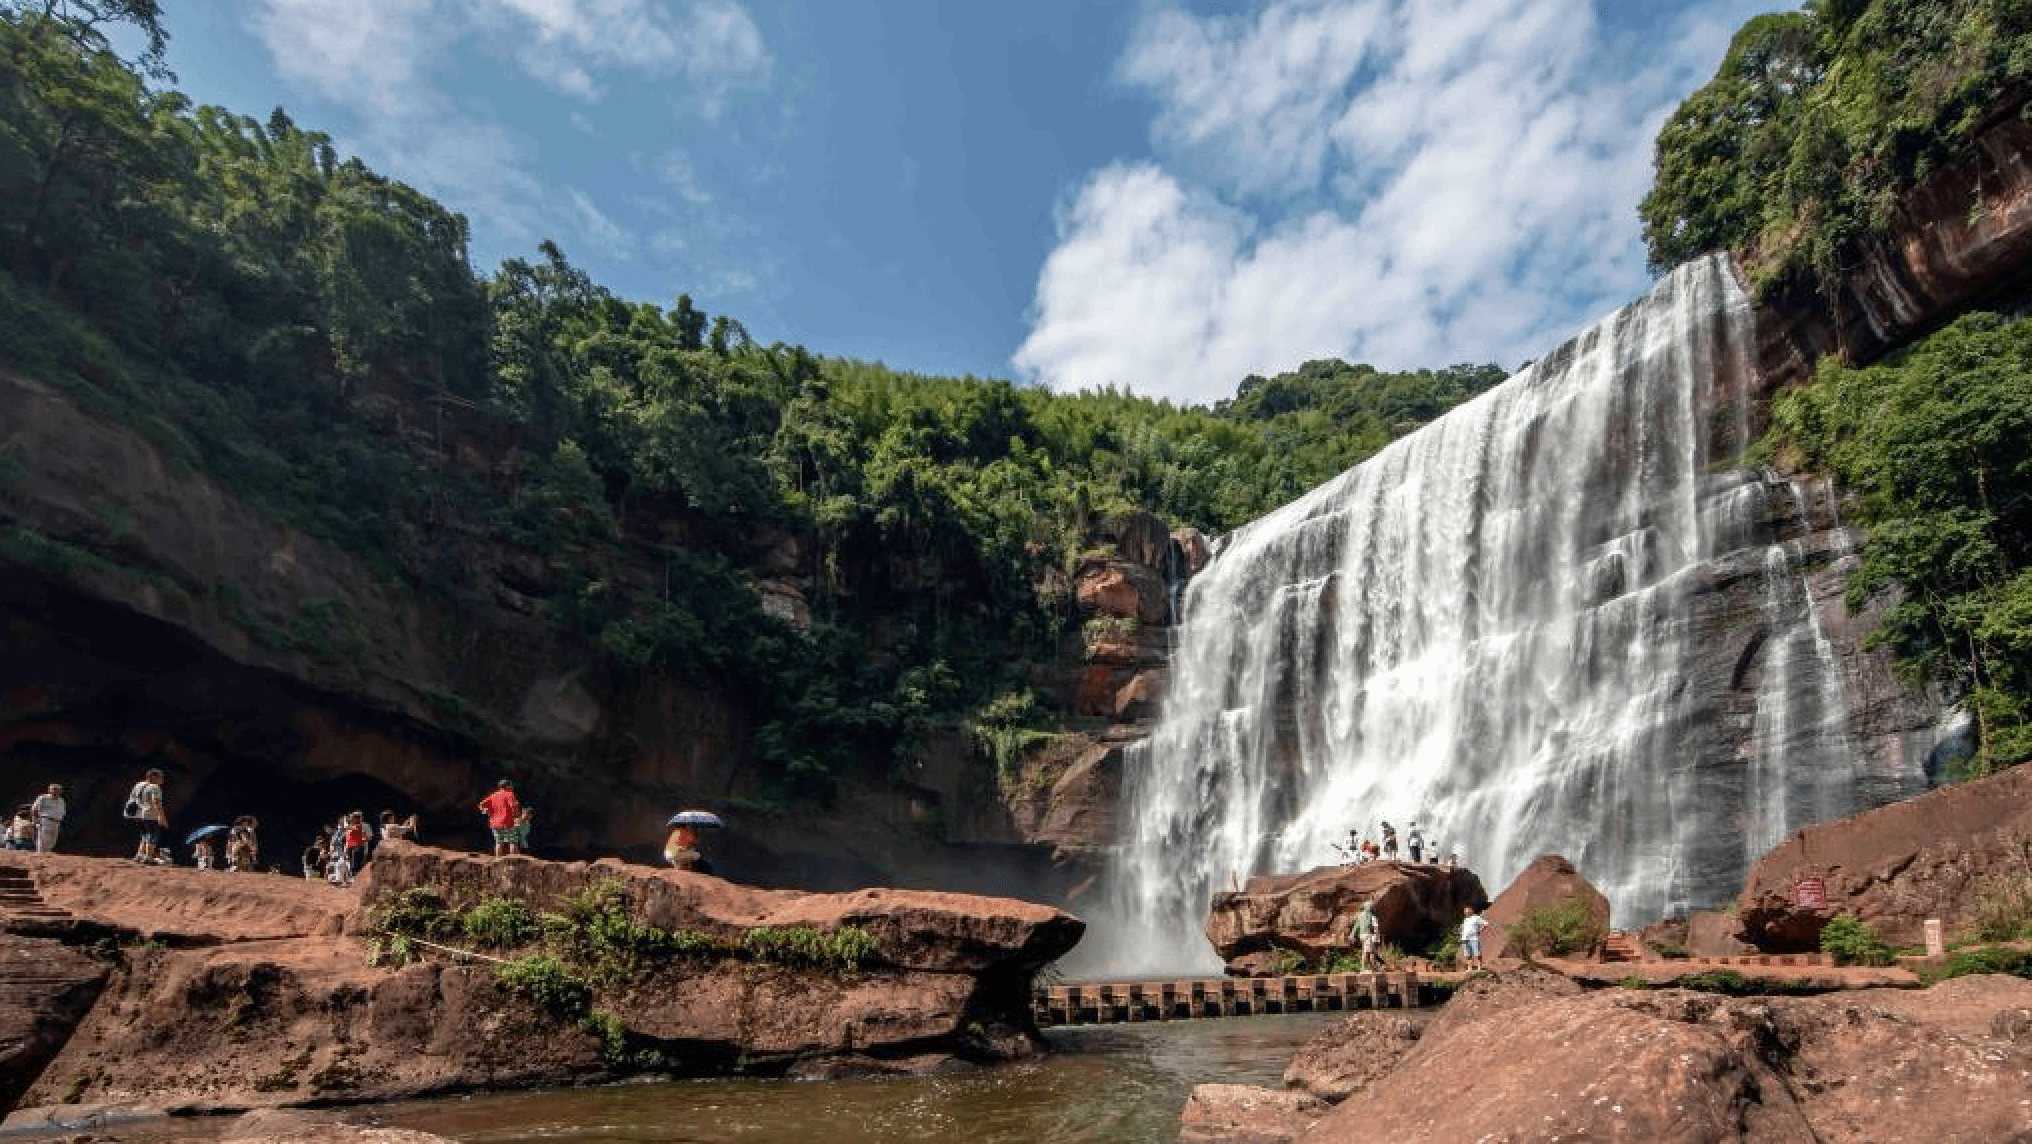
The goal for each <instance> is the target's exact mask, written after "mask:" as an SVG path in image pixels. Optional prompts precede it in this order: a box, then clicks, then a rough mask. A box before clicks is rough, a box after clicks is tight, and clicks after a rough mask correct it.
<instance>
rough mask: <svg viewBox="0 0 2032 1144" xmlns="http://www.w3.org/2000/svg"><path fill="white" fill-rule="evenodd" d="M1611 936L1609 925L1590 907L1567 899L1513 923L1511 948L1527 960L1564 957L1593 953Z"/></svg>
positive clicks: (1526, 913) (1537, 908)
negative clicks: (1587, 951) (1591, 950)
mask: <svg viewBox="0 0 2032 1144" xmlns="http://www.w3.org/2000/svg"><path fill="white" fill-rule="evenodd" d="M1608 936H1609V926H1608V923H1607V922H1606V921H1604V920H1602V919H1601V918H1598V917H1596V916H1595V913H1594V911H1593V910H1591V909H1589V908H1588V903H1586V902H1584V901H1582V900H1580V899H1579V898H1567V899H1564V900H1563V901H1558V902H1552V903H1550V904H1547V905H1543V906H1533V907H1532V908H1530V909H1528V910H1525V911H1524V914H1523V916H1522V917H1519V918H1518V919H1517V920H1516V921H1514V922H1512V923H1510V929H1509V934H1508V937H1509V945H1508V948H1510V949H1514V950H1516V951H1517V952H1518V953H1519V954H1522V955H1523V956H1524V957H1526V958H1532V957H1561V956H1564V955H1566V954H1569V953H1581V952H1584V951H1586V950H1590V949H1593V948H1594V947H1595V946H1597V945H1600V944H1601V943H1602V941H1603V939H1605V938H1607V937H1608Z"/></svg>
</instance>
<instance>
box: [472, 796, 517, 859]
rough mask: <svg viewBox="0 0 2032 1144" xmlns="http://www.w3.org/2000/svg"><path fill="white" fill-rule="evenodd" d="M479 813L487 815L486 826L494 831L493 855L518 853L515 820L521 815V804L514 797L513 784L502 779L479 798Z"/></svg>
mask: <svg viewBox="0 0 2032 1144" xmlns="http://www.w3.org/2000/svg"><path fill="white" fill-rule="evenodd" d="M480 813H481V814H484V815H486V816H487V828H488V829H489V830H492V831H493V832H494V857H496V858H499V857H501V856H502V855H504V854H520V853H521V852H522V851H521V849H520V848H519V847H518V846H517V844H516V833H515V820H516V819H518V818H520V817H522V804H521V803H520V802H517V801H516V799H515V784H514V783H512V782H509V781H508V780H507V779H502V780H501V781H500V782H498V783H496V784H494V793H493V794H490V795H488V796H487V797H486V798H483V799H481V800H480Z"/></svg>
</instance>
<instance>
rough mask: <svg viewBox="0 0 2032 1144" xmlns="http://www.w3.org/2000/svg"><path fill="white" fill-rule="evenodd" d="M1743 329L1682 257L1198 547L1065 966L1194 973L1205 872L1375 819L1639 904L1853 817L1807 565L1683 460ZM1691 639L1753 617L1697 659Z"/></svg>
mask: <svg viewBox="0 0 2032 1144" xmlns="http://www.w3.org/2000/svg"><path fill="white" fill-rule="evenodd" d="M1753 345H1754V331H1753V329H1752V319H1751V307H1750V303H1749V300H1748V298H1747V297H1746V296H1745V295H1744V293H1743V291H1742V289H1741V287H1740V286H1739V285H1738V283H1737V282H1736V280H1735V278H1734V276H1733V274H1732V272H1731V270H1730V268H1729V266H1728V264H1727V262H1726V261H1725V260H1724V259H1722V258H1720V257H1715V258H1710V259H1707V260H1703V261H1700V262H1695V263H1691V264H1689V265H1687V266H1684V267H1681V268H1680V269H1678V270H1676V271H1674V272H1673V273H1672V274H1671V275H1670V276H1668V277H1667V278H1666V279H1664V280H1663V281H1662V282H1660V283H1659V284H1658V286H1657V287H1656V289H1654V290H1653V292H1652V293H1651V294H1650V295H1648V296H1647V297H1645V298H1643V299H1641V300H1639V301H1638V302H1636V303H1634V304H1632V305H1631V306H1629V307H1628V308H1626V309H1624V310H1623V311H1621V312H1619V313H1617V314H1616V315H1614V316H1613V317H1611V318H1610V319H1608V320H1607V321H1605V322H1603V323H1602V324H1601V325H1599V326H1597V327H1596V328H1594V329H1593V330H1590V331H1589V332H1587V333H1586V334H1583V335H1582V336H1580V337H1579V338H1577V339H1575V340H1574V341H1572V342H1570V343H1568V344H1567V345H1565V346H1562V347H1561V348H1559V349H1558V350H1556V351H1554V352H1553V353H1551V354H1549V355H1547V356H1546V357H1545V358H1544V359H1542V360H1540V361H1539V362H1537V363H1535V364H1533V365H1531V366H1529V367H1527V368H1525V369H1523V370H1521V371H1519V372H1518V373H1517V374H1516V375H1515V376H1513V377H1511V378H1510V379H1509V380H1507V381H1505V382H1504V383H1503V384H1502V385H1500V386H1498V387H1496V388H1495V389H1492V390H1490V391H1489V392H1487V393H1485V394H1483V395H1481V396H1480V397H1478V398H1476V399H1475V400H1473V401H1471V402H1468V403H1466V404H1464V405H1462V406H1460V407H1459V408H1457V409H1455V410H1453V411H1452V412H1450V413H1448V414H1447V415H1446V416H1444V417H1442V418H1440V419H1439V420H1437V421H1435V422H1433V423H1432V424H1431V425H1428V426H1426V427H1424V428H1422V429H1420V430H1419V431H1418V432H1416V433H1413V434H1411V435H1409V436H1407V437H1404V438H1402V439H1400V440H1398V441H1396V442H1394V443H1392V444H1391V445H1390V446H1389V447H1388V448H1386V449H1384V450H1383V451H1382V452H1381V453H1379V454H1377V455H1376V456H1375V457H1373V458H1371V459H1370V460H1368V461H1366V462H1364V463H1363V464H1361V465H1359V466H1357V467H1355V468H1354V469H1351V470H1349V471H1348V472H1346V473H1343V474H1342V475H1340V476H1339V477H1337V478H1335V479H1334V480H1332V481H1330V482H1328V483H1327V484H1325V485H1322V486H1321V487H1319V488H1317V489H1314V490H1313V491H1312V492H1310V493H1308V494H1306V495H1305V496H1304V497H1302V498H1300V499H1299V500H1297V501H1294V502H1293V503H1291V504H1289V505H1286V506H1284V507H1283V508H1280V509H1278V510H1277V511H1275V512H1273V513H1271V514H1269V515H1268V516H1265V517H1263V518H1262V519H1260V520H1257V521H1255V522H1253V523H1251V524H1249V525H1248V526H1246V527H1244V528H1243V529H1240V530H1238V531H1237V532H1236V533H1234V534H1233V535H1231V536H1229V537H1227V538H1225V539H1224V542H1223V544H1222V545H1221V547H1220V550H1219V552H1218V554H1217V555H1216V556H1215V558H1214V559H1213V561H1212V562H1211V563H1210V564H1209V565H1208V567H1207V568H1206V570H1205V571H1203V572H1202V573H1201V574H1200V575H1199V576H1198V577H1196V578H1195V579H1194V580H1193V581H1191V583H1190V585H1189V587H1188V589H1187V593H1186V601H1185V608H1184V614H1185V617H1186V622H1185V624H1184V626H1183V629H1182V632H1181V633H1180V636H1179V643H1178V647H1177V649H1176V653H1175V656H1174V659H1173V662H1172V682H1171V687H1170V691H1169V695H1168V697H1167V699H1166V701H1165V704H1164V707H1163V710H1162V715H1161V718H1160V720H1159V723H1158V725H1157V727H1156V729H1155V730H1154V731H1153V733H1152V735H1151V737H1150V738H1149V740H1148V741H1147V742H1146V743H1145V744H1143V745H1142V746H1140V747H1139V748H1138V749H1136V750H1134V751H1132V752H1131V753H1130V754H1129V755H1128V756H1127V763H1126V772H1127V773H1126V775H1125V781H1124V791H1123V800H1124V801H1123V808H1122V814H1121V816H1120V821H1121V823H1122V824H1123V825H1122V826H1121V828H1120V830H1121V833H1120V836H1119V837H1118V845H1117V850H1116V853H1115V857H1114V860H1113V865H1112V868H1111V870H1110V871H1109V879H1108V891H1107V892H1108V897H1107V901H1106V903H1105V904H1103V905H1101V906H1100V907H1099V908H1098V909H1097V910H1095V911H1093V914H1094V921H1095V929H1094V932H1093V933H1092V934H1091V935H1090V941H1092V942H1094V944H1095V947H1096V948H1094V949H1093V950H1091V951H1089V952H1088V953H1087V955H1086V956H1084V957H1083V958H1082V961H1085V962H1091V963H1093V966H1094V967H1095V968H1097V969H1098V968H1100V967H1102V966H1105V967H1106V968H1109V969H1120V970H1171V969H1179V970H1185V969H1199V968H1205V967H1209V966H1211V965H1214V964H1218V962H1217V959H1215V957H1214V955H1213V952H1212V950H1211V948H1210V947H1209V946H1208V944H1207V942H1206V940H1205V938H1204V937H1203V936H1202V934H1201V932H1200V927H1201V925H1202V923H1203V921H1204V919H1205V916H1206V909H1207V905H1208V900H1209V898H1210V896H1211V894H1212V893H1214V892H1215V891H1216V890H1220V889H1226V888H1228V887H1229V886H1230V884H1232V883H1233V882H1235V881H1237V880H1240V879H1245V878H1247V877H1248V876H1250V875H1252V874H1257V873H1265V872H1282V871H1295V870H1302V869H1306V868H1309V867H1312V866H1317V865H1323V864H1326V863H1328V862H1331V861H1333V860H1334V857H1333V853H1332V851H1331V849H1330V846H1329V844H1330V843H1333V842H1337V841H1340V840H1341V839H1342V838H1344V837H1345V836H1346V835H1347V834H1348V832H1349V831H1350V830H1351V829H1356V830H1362V831H1365V832H1368V833H1370V834H1372V835H1373V834H1374V832H1375V831H1376V828H1377V824H1378V822H1379V820H1388V821H1390V822H1392V823H1395V824H1396V825H1397V827H1398V829H1399V830H1400V832H1401V831H1404V830H1405V829H1406V828H1407V824H1408V823H1410V822H1411V821H1413V820H1416V821H1417V822H1418V823H1419V824H1420V826H1421V827H1422V828H1423V830H1424V832H1425V834H1426V836H1427V837H1428V838H1435V837H1436V838H1440V839H1443V840H1445V845H1446V846H1447V847H1448V848H1449V849H1457V850H1458V851H1459V852H1460V855H1461V858H1462V860H1463V862H1464V863H1466V864H1467V865H1469V866H1471V867H1472V868H1473V869H1475V870H1476V871H1477V872H1478V873H1479V874H1480V875H1481V876H1482V877H1483V879H1484V880H1485V882H1486V883H1488V884H1489V886H1490V889H1491V890H1492V891H1494V890H1496V889H1499V888H1501V886H1502V885H1504V884H1506V883H1507V882H1508V880H1509V879H1510V878H1511V877H1512V876H1514V875H1515V874H1516V873H1517V872H1518V871H1519V870H1521V869H1522V868H1523V867H1524V866H1525V865H1526V864H1528V863H1529V862H1530V861H1531V860H1532V859H1533V858H1534V857H1536V856H1537V855H1539V854H1544V853H1561V854H1565V855H1566V856H1567V857H1569V858H1571V859H1573V860H1574V861H1575V862H1576V863H1577V864H1578V865H1579V866H1580V867H1581V869H1582V870H1583V871H1584V872H1586V873H1587V875H1588V876H1589V877H1590V878H1591V879H1592V880H1593V881H1594V882H1595V884H1596V885H1597V886H1599V887H1600V888H1601V889H1602V891H1603V892H1604V893H1605V894H1607V895H1608V897H1609V899H1610V902H1611V905H1612V908H1613V910H1614V912H1615V917H1616V920H1617V921H1618V922H1619V923H1622V922H1625V921H1628V922H1633V923H1637V924H1641V923H1643V922H1648V921H1651V920H1653V919H1655V918H1657V917H1660V916H1663V915H1664V914H1665V913H1667V912H1668V911H1679V910H1684V909H1686V908H1688V907H1689V906H1706V905H1712V904H1716V903H1718V902H1719V901H1721V900H1723V899H1725V898H1727V897H1729V896H1730V895H1732V894H1733V893H1734V892H1735V890H1736V889H1737V888H1738V887H1739V886H1740V884H1741V877H1742V874H1743V871H1744V869H1745V867H1746V864H1747V861H1748V860H1749V859H1750V858H1752V857H1754V856H1755V853H1758V852H1760V851H1757V850H1756V847H1757V846H1759V845H1761V844H1762V843H1763V842H1764V841H1767V840H1770V839H1775V838H1777V837H1782V836H1783V835H1784V833H1786V832H1788V831H1790V830H1792V829H1795V828H1797V827H1798V826H1801V825H1803V824H1805V823H1806V822H1809V821H1815V820H1818V819H1821V818H1825V817H1829V816H1833V815H1839V814H1843V813H1847V812H1849V811H1850V810H1853V809H1856V806H1855V805H1854V800H1855V797H1856V796H1855V794H1854V793H1853V792H1854V791H1855V789H1856V786H1857V784H1856V782H1855V781H1854V780H1855V778H1856V775H1855V773H1854V771H1855V770H1856V768H1857V767H1858V765H1859V764H1858V763H1857V762H1856V761H1855V759H1854V753H1853V752H1852V751H1850V750H1849V749H1848V747H1847V744H1846V741H1845V739H1844V736H1843V727H1844V725H1845V712H1844V711H1843V710H1842V699H1841V695H1842V692H1841V681H1840V677H1839V674H1838V670H1837V667H1836V664H1835V663H1834V659H1833V656H1832V654H1831V652H1830V651H1829V650H1828V645H1827V641H1826V639H1825V638H1824V637H1823V636H1822V634H1821V632H1820V629H1819V624H1818V619H1817V614H1816V613H1815V610H1814V607H1813V602H1812V599H1811V595H1810V593H1809V592H1808V591H1807V590H1806V587H1805V585H1804V584H1803V583H1802V582H1801V571H1800V568H1799V564H1800V562H1801V559H1802V554H1801V553H1800V552H1798V551H1794V550H1793V549H1791V548H1788V547H1787V546H1785V545H1781V544H1773V543H1772V541H1771V540H1770V536H1771V532H1772V530H1771V528H1770V525H1769V519H1768V518H1769V517H1770V515H1771V511H1770V500H1771V493H1770V492H1769V490H1768V488H1766V482H1765V481H1764V480H1762V479H1761V478H1760V477H1759V476H1758V475H1757V474H1755V473H1749V472H1745V471H1742V470H1728V469H1726V468H1722V469H1719V470H1718V471H1710V462H1711V461H1714V460H1717V459H1719V460H1721V461H1724V462H1726V461H1728V460H1730V459H1732V458H1733V457H1734V456H1735V455H1736V454H1737V453H1739V452H1740V450H1741V448H1742V447H1743V445H1744V443H1745V442H1744V436H1745V434H1746V433H1747V416H1746V413H1745V410H1746V409H1747V407H1748V404H1749V397H1750V394H1749V392H1748V387H1749V384H1750V379H1751V377H1752V372H1753V371H1752V369H1751V365H1750V353H1751V351H1752V347H1753ZM1759 578H1761V584H1762V590H1761V591H1757V590H1755V588H1756V585H1757V583H1758V582H1759ZM1738 582H1741V583H1745V584H1748V585H1750V587H1749V588H1748V589H1746V590H1745V591H1743V592H1740V593H1737V594H1736V595H1734V596H1729V595H1727V594H1726V593H1725V592H1723V588H1724V587H1725V586H1727V585H1730V584H1734V583H1738ZM1718 593H1720V594H1718ZM1723 599H1727V600H1731V601H1735V603H1733V604H1730V605H1728V607H1734V608H1736V612H1730V611H1729V610H1728V607H1725V606H1723V605H1722V604H1720V603H1717V601H1718V600H1723ZM1737 613H1741V614H1737ZM1718 629H1719V630H1725V631H1726V632H1728V633H1732V634H1730V635H1729V636H1728V638H1729V639H1737V637H1738V636H1740V635H1742V633H1744V632H1753V633H1761V634H1760V636H1748V637H1744V638H1742V639H1738V641H1737V643H1735V644H1729V645H1727V646H1726V647H1724V648H1723V653H1724V656H1725V658H1724V659H1723V661H1722V662H1721V665H1720V667H1719V668H1717V667H1715V666H1714V664H1713V663H1712V662H1711V661H1713V660H1714V653H1715V647H1720V646H1722V645H1723V644H1724V643H1726V641H1724V640H1717V639H1714V638H1710V637H1712V636H1713V635H1714V633H1715V631H1716V630H1718ZM1703 633H1705V634H1703ZM1710 644H1714V645H1715V647H1710V646H1708V645H1710ZM1738 647H1749V648H1750V649H1751V650H1750V651H1749V652H1745V653H1743V654H1742V659H1743V662H1742V663H1735V662H1734V659H1733V657H1734V656H1735V655H1736V654H1737V651H1736V649H1737V648H1738ZM1732 664H1733V666H1734V671H1735V673H1736V675H1738V676H1743V677H1744V678H1742V679H1735V680H1732V679H1731V677H1730V667H1731V665H1732ZM1750 675H1754V676H1755V682H1754V685H1752V684H1751V683H1750V682H1749V680H1748V676H1750ZM1730 703H1735V704H1737V706H1738V708H1740V706H1741V705H1742V704H1744V703H1752V704H1753V705H1754V708H1755V710H1754V714H1753V715H1752V716H1751V717H1750V718H1748V719H1745V718H1744V716H1743V713H1742V712H1741V711H1740V710H1734V711H1732V710H1731V709H1730V708H1729V704H1730ZM1732 728H1734V730H1733V731H1732V730H1731V729H1732ZM1746 744H1747V745H1746ZM1746 752H1747V753H1748V754H1749V755H1750V757H1749V758H1745V757H1743V756H1744V755H1745V753H1746Z"/></svg>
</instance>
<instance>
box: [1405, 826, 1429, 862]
mask: <svg viewBox="0 0 2032 1144" xmlns="http://www.w3.org/2000/svg"><path fill="white" fill-rule="evenodd" d="M1404 851H1405V853H1406V854H1407V855H1408V856H1409V857H1410V858H1411V861H1412V862H1413V863H1417V862H1421V861H1424V857H1425V835H1424V834H1423V833H1421V832H1420V831H1419V829H1418V824H1417V823H1415V822H1414V823H1412V824H1411V833H1409V834H1407V835H1405V836H1404Z"/></svg>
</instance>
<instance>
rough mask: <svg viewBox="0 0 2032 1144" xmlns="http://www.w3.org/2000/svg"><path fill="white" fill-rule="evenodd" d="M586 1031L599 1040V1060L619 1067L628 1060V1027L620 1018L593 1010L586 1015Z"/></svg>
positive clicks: (602, 1010)
mask: <svg viewBox="0 0 2032 1144" xmlns="http://www.w3.org/2000/svg"><path fill="white" fill-rule="evenodd" d="M585 1026H586V1031H587V1032H588V1033H591V1034H593V1035H594V1036H596V1037H598V1038H600V1058H601V1059H602V1060H604V1061H606V1062H607V1063H608V1064H610V1065H620V1064H625V1063H627V1060H628V1027H627V1026H626V1025H624V1024H622V1023H621V1018H619V1017H616V1016H614V1015H613V1014H612V1013H609V1012H607V1011H606V1010H604V1009H595V1010H593V1011H592V1012H590V1013H587V1014H586V1020H585Z"/></svg>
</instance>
